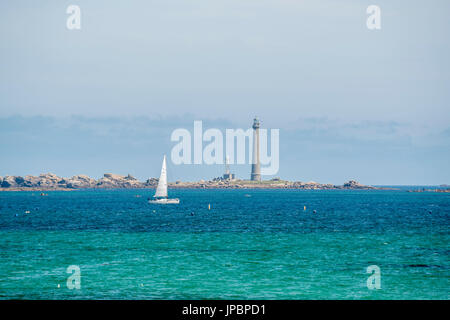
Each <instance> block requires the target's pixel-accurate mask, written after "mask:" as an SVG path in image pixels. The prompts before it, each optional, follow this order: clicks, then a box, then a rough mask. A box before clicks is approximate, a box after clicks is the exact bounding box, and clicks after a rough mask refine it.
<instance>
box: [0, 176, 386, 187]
mask: <svg viewBox="0 0 450 320" xmlns="http://www.w3.org/2000/svg"><path fill="white" fill-rule="evenodd" d="M157 184H158V179H156V178H150V179H148V180H147V181H145V182H141V181H139V180H137V179H136V178H134V177H133V176H131V175H127V176H122V175H118V174H113V173H105V174H104V175H103V177H101V178H100V179H97V180H96V179H94V178H91V177H89V176H87V175H76V176H73V177H71V178H63V177H58V176H57V175H55V174H53V173H46V174H41V175H39V176H31V175H27V176H25V177H21V176H5V177H1V176H0V191H51V190H61V191H70V190H79V189H146V188H149V189H153V188H156V186H157ZM169 188H172V189H305V190H336V189H358V190H375V189H382V188H376V187H372V186H365V185H362V184H360V183H358V182H356V181H354V180H350V181H349V182H346V183H344V184H343V185H333V184H320V183H317V182H314V181H310V182H301V181H285V180H281V179H278V178H275V179H272V180H266V181H262V182H255V181H249V180H224V179H221V178H215V179H213V180H209V181H205V180H200V181H197V182H182V181H177V182H174V183H169Z"/></svg>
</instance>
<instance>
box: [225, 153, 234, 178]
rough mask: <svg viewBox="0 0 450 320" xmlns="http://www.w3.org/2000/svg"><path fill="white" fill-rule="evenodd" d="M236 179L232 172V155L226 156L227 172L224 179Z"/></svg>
mask: <svg viewBox="0 0 450 320" xmlns="http://www.w3.org/2000/svg"><path fill="white" fill-rule="evenodd" d="M234 179H235V176H234V173H231V172H230V157H229V156H226V158H225V173H224V175H223V180H229V181H232V180H234Z"/></svg>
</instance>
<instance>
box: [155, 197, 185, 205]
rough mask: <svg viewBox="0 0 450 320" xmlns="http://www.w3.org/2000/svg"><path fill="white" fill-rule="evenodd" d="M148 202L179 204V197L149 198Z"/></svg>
mask: <svg viewBox="0 0 450 320" xmlns="http://www.w3.org/2000/svg"><path fill="white" fill-rule="evenodd" d="M148 203H153V204H179V203H180V199H178V198H174V199H154V200H149V201H148Z"/></svg>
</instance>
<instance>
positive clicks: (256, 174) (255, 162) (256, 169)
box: [250, 117, 261, 181]
mask: <svg viewBox="0 0 450 320" xmlns="http://www.w3.org/2000/svg"><path fill="white" fill-rule="evenodd" d="M259 125H260V124H259V120H258V117H255V119H254V120H253V127H252V128H253V159H252V174H251V176H250V180H252V181H261V164H260V162H259Z"/></svg>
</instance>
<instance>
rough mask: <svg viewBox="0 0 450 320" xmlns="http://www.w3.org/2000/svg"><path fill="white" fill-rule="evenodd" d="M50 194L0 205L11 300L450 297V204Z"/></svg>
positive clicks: (225, 194) (402, 198) (393, 196)
mask: <svg viewBox="0 0 450 320" xmlns="http://www.w3.org/2000/svg"><path fill="white" fill-rule="evenodd" d="M39 194H40V193H39V192H0V298H2V299H11V298H12V299H222V298H226V299H448V298H449V289H450V260H449V253H450V250H449V249H450V248H449V240H450V237H449V225H450V194H445V193H408V192H404V191H336V190H335V191H324V190H323V191H300V190H173V191H171V196H173V197H179V198H180V199H181V204H180V205H172V206H158V205H150V204H148V203H147V201H146V199H147V197H149V196H151V195H152V191H151V190H113V191H73V192H58V191H56V192H48V196H40V195H39ZM136 195H141V197H136ZM208 204H211V210H208ZM304 206H306V210H304ZM313 210H316V213H313ZM25 211H30V213H25ZM69 265H77V266H79V267H80V270H81V289H79V290H77V289H73V290H70V289H68V288H67V286H66V280H67V278H68V277H69V275H70V274H68V273H66V269H67V267H68V266H69ZM370 265H377V266H379V267H380V270H381V289H379V290H369V289H368V288H367V285H366V281H367V278H368V277H369V274H367V273H366V268H367V267H368V266H370ZM58 285H59V287H58Z"/></svg>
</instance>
